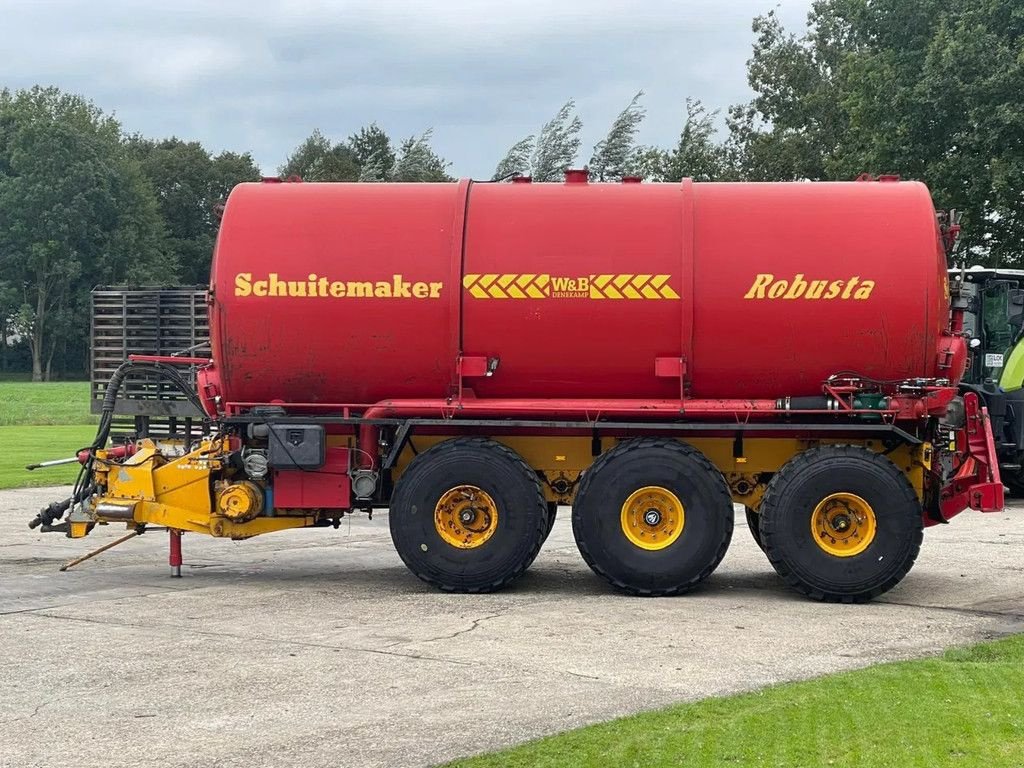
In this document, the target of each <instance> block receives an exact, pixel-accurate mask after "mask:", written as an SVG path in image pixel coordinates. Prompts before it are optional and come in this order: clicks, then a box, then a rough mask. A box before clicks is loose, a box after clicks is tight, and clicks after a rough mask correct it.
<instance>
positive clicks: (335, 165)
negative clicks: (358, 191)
mask: <svg viewBox="0 0 1024 768" xmlns="http://www.w3.org/2000/svg"><path fill="white" fill-rule="evenodd" d="M361 165H362V164H361V162H360V160H359V157H358V156H357V155H356V153H355V151H354V150H353V149H352V147H350V146H349V145H348V144H347V143H345V142H339V143H337V144H332V143H331V141H330V140H329V139H328V138H327V137H326V136H324V135H323V134H322V133H320V131H319V130H314V131H313V133H312V134H311V135H310V136H309V138H308V139H306V140H305V141H303V142H302V143H301V144H299V146H298V147H297V148H296V149H295V151H294V152H293V153H292V154H291V155H290V156H289V157H288V160H287V161H286V162H285V164H284V165H282V166H281V167H280V168H279V169H278V171H277V172H278V175H279V176H281V178H289V177H292V176H297V177H299V178H300V179H302V180H303V181H358V180H359V171H360V167H361Z"/></svg>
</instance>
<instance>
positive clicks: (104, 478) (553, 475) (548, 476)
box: [69, 435, 932, 539]
mask: <svg viewBox="0 0 1024 768" xmlns="http://www.w3.org/2000/svg"><path fill="white" fill-rule="evenodd" d="M447 439H450V438H449V437H442V436H423V435H418V436H417V437H416V439H415V442H416V448H417V450H418V451H419V452H422V451H424V450H426V449H427V448H429V447H430V446H431V445H433V444H435V443H439V442H441V441H443V440H447ZM494 439H495V440H497V441H498V442H500V443H503V444H504V445H507V446H508V447H509V448H511V449H512V450H514V451H516V452H517V453H519V454H520V455H521V456H522V457H523V458H524V459H525V460H526V462H527V463H528V464H529V465H530V466H531V467H533V468H534V469H535V470H537V471H538V472H540V473H542V475H543V477H544V479H545V480H546V481H547V482H546V483H545V484H544V489H545V495H546V496H547V500H548V501H551V502H556V503H560V504H570V503H572V498H573V494H574V491H575V484H576V481H577V480H578V479H579V476H580V473H581V472H582V471H583V470H585V469H586V468H587V467H589V466H590V464H591V463H592V462H593V461H594V458H595V457H594V456H593V455H592V442H591V439H590V438H589V437H557V436H514V437H501V436H499V437H495V438H494ZM330 440H331V441H335V442H341V443H345V442H346V441H348V440H350V438H347V437H342V438H331V439H330ZM617 442H618V438H610V437H606V438H602V439H601V452H602V453H603V452H604V451H606V450H608V449H609V448H611V447H612V446H613V445H614V444H615V443H617ZM685 442H687V443H689V444H691V445H693V446H694V447H695V448H697V449H698V450H700V451H701V452H703V453H704V454H705V455H706V456H707V457H708V458H709V459H710V460H711V462H712V463H713V464H714V465H715V466H716V467H717V468H718V469H719V470H720V471H721V472H722V474H723V475H724V476H725V479H726V481H727V482H728V483H729V486H730V489H731V491H732V495H733V501H734V502H736V503H737V504H743V505H745V506H747V507H750V508H751V509H753V510H755V511H756V510H757V509H758V507H759V506H760V503H761V497H762V496H763V495H764V491H765V487H766V486H765V482H764V476H766V475H770V474H771V473H774V472H777V471H778V470H779V469H780V468H781V467H782V466H783V465H784V464H785V463H786V462H788V461H789V460H790V459H792V458H793V457H794V456H796V455H797V454H799V453H801V452H802V451H805V450H807V449H808V448H811V447H814V446H816V445H834V444H855V445H860V446H863V447H865V448H868V449H870V450H873V451H876V452H878V453H885V455H887V456H888V458H889V459H890V460H891V461H893V463H894V464H895V465H896V466H897V467H898V468H899V469H900V470H901V471H902V472H903V473H904V474H905V475H906V477H907V479H908V480H909V481H910V484H911V485H912V486H913V487H914V491H915V492H916V494H917V497H918V499H922V498H923V493H924V478H925V472H926V471H927V470H929V469H930V468H931V459H932V446H931V445H930V444H928V443H923V444H920V445H906V444H903V445H900V446H898V447H896V448H895V449H891V450H887V449H886V447H885V445H884V444H883V443H882V441H880V440H878V439H871V440H860V441H854V440H849V439H846V440H801V439H796V438H785V437H771V438H767V437H754V438H747V439H745V440H744V441H743V443H742V448H743V450H742V455H740V456H737V455H735V451H736V443H735V441H734V440H733V439H732V438H724V437H699V438H692V439H688V440H686V441H685ZM168 446H170V447H172V448H173V447H176V446H181V449H182V451H184V445H183V444H182V443H168V442H164V443H162V444H161V448H163V450H167V449H168ZM161 448H158V447H157V444H156V443H154V442H153V441H152V440H149V439H143V440H141V441H140V443H139V446H138V450H137V451H136V453H135V454H134V455H132V456H131V457H129V458H128V459H126V460H124V461H123V462H121V463H116V462H113V461H108V460H107V458H106V452H105V451H98V452H97V455H96V461H95V464H94V469H93V473H94V475H95V480H96V482H97V485H100V486H103V487H105V488H106V491H105V493H104V494H103V495H102V496H100V497H98V498H95V499H94V500H93V501H94V505H93V508H92V512H91V514H89V515H88V516H86V517H83V516H82V515H81V514H80V513H76V514H73V515H72V516H70V517H69V522H70V526H69V529H70V535H71V536H72V537H73V538H78V537H81V536H85V535H86V534H87V533H88V532H89V530H91V524H92V523H100V524H107V523H117V522H123V523H127V525H128V527H130V528H131V527H140V526H146V525H154V526H163V527H167V528H172V529H176V530H181V531H193V532H196V533H205V534H207V535H210V536H216V537H224V538H231V539H246V538H249V537H251V536H258V535H260V534H263V533H271V532H273V531H281V530H286V529H290V528H308V527H311V526H314V525H316V524H317V522H318V521H319V520H321V517H322V516H320V515H318V514H316V511H315V510H295V513H294V514H289V513H288V511H287V510H284V511H281V510H278V511H277V513H276V514H275V515H274V516H261V517H256V518H254V519H252V520H249V521H247V522H236V521H234V520H231V519H229V518H227V517H225V516H223V515H221V514H219V513H218V511H217V507H216V504H215V501H216V499H215V496H216V494H217V492H218V488H219V487H221V486H223V485H226V484H227V483H228V481H229V478H228V475H230V474H231V472H232V470H231V469H230V468H227V467H226V466H225V463H224V458H225V456H226V455H227V453H228V452H229V447H228V445H227V440H226V438H220V437H217V438H213V439H206V440H203V441H201V442H200V443H199V445H198V447H197V448H195V449H194V450H191V451H189V452H187V453H184V452H183V455H180V456H175V457H168V456H165V455H164V454H163V453H162V452H161ZM415 455H416V454H415V453H414V452H413V450H412V448H411V447H410V446H406V447H405V449H404V450H403V451H402V453H401V455H400V456H399V458H398V461H397V462H396V465H395V467H394V470H393V472H394V476H395V478H396V479H397V478H398V477H400V476H401V473H402V472H403V471H404V470H405V468H406V467H407V466H408V465H409V463H410V462H411V461H412V460H413V458H415ZM556 481H564V484H565V486H566V487H567V488H568V490H567V491H566V492H565V493H558V492H556V491H555V490H554V489H553V487H552V485H553V484H554V485H561V484H559V483H556ZM336 515H337V512H336V511H333V510H331V511H328V513H327V516H329V517H335V516H336Z"/></svg>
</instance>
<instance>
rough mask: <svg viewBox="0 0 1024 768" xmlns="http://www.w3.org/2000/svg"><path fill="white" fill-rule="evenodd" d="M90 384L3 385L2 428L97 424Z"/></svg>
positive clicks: (0, 388) (0, 390)
mask: <svg viewBox="0 0 1024 768" xmlns="http://www.w3.org/2000/svg"><path fill="white" fill-rule="evenodd" d="M98 420H99V419H98V418H97V417H96V416H93V415H92V414H90V413H89V382H87V381H58V382H41V383H40V382H36V383H32V382H30V381H0V426H3V427H8V426H19V425H22V426H28V425H45V424H59V425H68V424H95V423H97V421H98Z"/></svg>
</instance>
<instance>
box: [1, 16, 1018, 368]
mask: <svg viewBox="0 0 1024 768" xmlns="http://www.w3.org/2000/svg"><path fill="white" fill-rule="evenodd" d="M752 30H753V33H754V44H753V53H752V56H751V58H750V59H749V61H748V62H747V78H748V81H749V84H750V87H751V89H752V91H753V97H752V98H751V100H750V101H749V102H746V103H743V104H736V105H730V106H725V107H724V109H709V108H707V107H705V105H704V104H702V103H701V102H700V101H696V100H691V99H686V100H685V115H684V118H683V123H682V125H681V127H680V132H679V136H678V139H677V140H676V141H675V143H674V144H673V145H671V146H668V147H658V146H650V145H644V144H641V143H639V142H638V140H637V138H638V136H639V131H640V128H641V125H642V123H643V120H644V118H645V116H646V106H645V105H644V103H643V96H644V94H643V92H642V91H640V92H638V93H636V94H635V95H634V96H633V97H632V99H631V100H630V101H629V102H628V103H627V104H626V105H625V107H624V108H623V110H622V111H621V112H620V113H619V114H618V115H617V116H616V117H615V119H614V120H613V121H612V123H611V125H610V126H609V127H608V129H607V132H606V133H605V135H604V137H603V138H602V139H601V140H600V141H598V142H597V143H596V144H595V146H594V147H593V148H592V149H591V150H590V152H589V153H586V154H582V155H581V149H582V141H581V133H582V129H583V122H582V118H581V117H580V115H579V114H578V113H577V110H576V105H575V102H574V101H573V100H572V99H569V100H568V101H566V102H565V103H564V104H563V105H562V106H561V107H560V108H559V109H558V110H557V112H556V113H555V114H554V115H553V116H552V117H551V118H550V119H549V120H547V121H546V122H544V123H542V124H541V125H540V126H539V128H538V130H537V132H536V133H535V134H531V135H528V136H525V137H523V138H522V139H520V140H518V141H517V142H515V144H513V146H511V147H510V148H508V150H507V151H506V152H505V153H504V155H502V156H501V157H500V159H499V160H497V162H496V166H495V169H494V173H493V176H492V180H494V181H501V180H507V179H510V178H512V177H514V176H517V175H528V176H531V177H532V178H533V179H534V180H535V181H557V180H559V179H560V178H561V175H562V173H563V171H564V170H565V169H566V168H568V167H577V166H582V165H586V166H587V167H588V168H589V169H590V171H591V176H592V178H594V179H595V180H599V181H615V180H618V179H621V178H623V177H624V176H638V177H640V178H643V179H645V180H648V181H678V180H679V179H682V178H683V177H686V176H689V177H692V178H694V179H697V180H703V181H707V180H736V181H771V180H825V179H834V180H847V179H852V178H855V177H856V176H857V175H859V174H860V173H862V172H867V173H872V174H887V173H898V174H900V175H902V176H903V177H904V178H915V179H920V180H922V181H925V182H926V183H927V184H928V185H929V187H930V188H931V190H932V195H933V197H934V199H935V201H936V203H937V205H939V206H941V207H945V208H955V209H957V210H959V211H960V212H961V214H962V223H963V225H964V236H963V246H962V250H961V256H960V257H959V258H962V259H965V260H969V261H971V262H980V263H985V264H989V265H994V266H1021V265H1022V264H1024V258H1022V256H1024V100H1022V98H1021V94H1022V93H1024V56H1022V55H1021V51H1022V50H1024V8H1022V7H1021V5H1020V3H1019V1H1016V0H963V1H962V2H960V3H948V2H945V0H943V2H939V1H938V0H917V1H916V2H913V3H908V2H905V0H818V1H817V2H815V3H814V5H813V7H812V10H811V12H810V14H809V15H808V20H807V25H806V28H805V29H803V30H802V31H801V32H799V33H793V32H790V31H788V30H786V29H785V28H784V27H783V26H782V24H781V23H780V22H779V19H778V17H777V16H776V15H775V13H774V12H769V13H767V14H765V15H762V16H758V17H757V18H755V19H754V21H753V24H752ZM431 139H432V135H431V132H430V131H429V130H426V131H424V132H423V133H422V134H420V135H414V136H410V137H408V138H405V139H401V140H398V141H394V140H393V139H392V138H391V137H390V136H389V135H388V134H387V133H386V132H385V131H384V130H383V129H382V128H380V126H378V125H376V124H375V123H370V124H369V125H366V126H364V127H363V128H361V129H360V130H359V131H357V132H356V133H354V134H352V135H351V136H349V137H348V138H346V139H343V140H340V141H337V140H332V139H330V138H328V136H327V135H325V134H324V133H322V132H320V131H319V130H316V131H314V132H313V133H312V135H310V136H309V137H308V138H307V139H305V140H304V141H303V142H302V143H301V144H299V146H297V147H296V148H295V149H294V151H293V152H292V153H291V154H290V155H289V156H288V157H287V159H286V160H285V162H284V163H283V164H282V165H281V167H279V168H278V169H276V172H277V174H278V175H280V176H282V177H299V178H302V179H304V180H307V181H349V182H430V181H448V180H451V179H452V178H453V174H452V166H451V163H449V162H448V161H447V160H445V159H444V158H442V157H441V156H440V155H439V154H438V153H437V152H436V151H435V150H434V149H433V147H432V146H431ZM260 175H261V171H260V169H259V168H258V167H257V166H256V164H255V162H254V161H253V158H252V156H251V155H250V154H249V153H248V152H230V151H224V152H220V153H217V154H214V153H212V152H210V151H209V150H208V149H206V148H204V147H203V146H202V145H201V144H200V143H199V142H196V141H188V140H184V139H180V138H169V139H152V138H147V137H143V136H139V135H132V134H127V133H126V132H125V131H124V129H123V127H122V126H121V125H120V124H119V122H118V121H117V120H116V119H115V118H114V117H112V116H111V115H109V114H106V113H105V112H103V111H102V110H101V109H100V108H99V107H97V106H96V105H94V104H93V103H91V102H90V101H88V100H87V99H85V98H83V97H81V96H78V95H74V94H69V93H65V92H62V91H60V90H58V89H56V88H44V87H35V88H31V89H27V90H18V91H11V90H6V89H5V90H0V370H18V369H25V370H31V371H32V375H33V378H34V379H38V380H42V379H49V378H52V377H57V376H77V375H81V374H82V373H83V372H84V370H85V366H86V364H87V358H88V350H87V344H88V325H89V317H88V306H89V291H90V289H91V288H92V287H93V286H95V285H100V284H117V283H133V284H145V285H181V284H202V283H205V282H206V281H207V278H208V273H209V263H210V255H211V252H212V249H213V244H214V240H215V238H216V232H217V226H218V222H219V206H220V205H222V204H223V201H224V200H225V198H226V196H227V194H228V192H229V191H230V190H231V188H232V187H233V186H234V185H235V184H237V183H239V182H243V181H253V180H257V179H259V178H260ZM873 224H874V225H877V226H884V222H877V223H872V222H866V223H864V222H860V223H858V226H865V225H866V226H871V225H873Z"/></svg>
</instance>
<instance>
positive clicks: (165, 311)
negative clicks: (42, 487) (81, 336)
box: [90, 286, 210, 435]
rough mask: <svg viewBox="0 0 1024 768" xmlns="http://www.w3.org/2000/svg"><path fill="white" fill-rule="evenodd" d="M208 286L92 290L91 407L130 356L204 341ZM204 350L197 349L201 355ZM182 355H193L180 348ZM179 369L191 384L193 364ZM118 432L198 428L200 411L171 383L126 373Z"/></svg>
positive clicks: (95, 406)
mask: <svg viewBox="0 0 1024 768" xmlns="http://www.w3.org/2000/svg"><path fill="white" fill-rule="evenodd" d="M209 338H210V326H209V319H208V317H207V311H206V287H205V286H187V287H166V288H164V287H154V288H148V287H147V288H139V287H129V286H111V287H102V288H97V289H95V290H94V291H93V292H92V323H91V332H90V343H91V350H92V357H91V365H90V371H91V375H90V381H91V389H90V409H91V411H92V412H93V413H99V412H100V410H101V408H102V402H103V395H104V393H105V392H106V388H107V382H108V381H109V379H110V376H111V375H112V374H113V373H114V371H115V370H117V367H118V366H119V365H120V364H121V363H122V362H124V361H125V360H126V359H127V358H128V355H130V354H138V355H173V354H176V353H183V350H189V349H192V348H195V347H196V346H197V345H202V344H208V343H209ZM206 351H207V350H206V349H201V350H199V352H198V354H199V355H200V356H201V355H202V354H205V353H206ZM183 354H184V355H189V354H191V353H189V352H184V353H183ZM180 370H181V373H182V374H183V375H185V377H186V378H187V379H188V380H189V381H190V382H191V383H192V384H193V385H194V384H195V373H196V372H195V367H194V366H192V367H189V368H185V367H182V368H181V369H180ZM114 413H115V415H117V416H118V417H119V418H118V419H117V420H116V424H117V425H118V431H122V430H126V429H128V427H129V425H130V424H134V425H135V429H136V431H138V429H139V428H140V427H141V428H142V429H143V430H145V431H147V432H149V433H150V434H153V435H157V434H180V433H182V432H183V431H187V432H192V431H194V429H196V428H197V427H201V424H202V419H203V415H202V414H201V413H200V412H199V411H198V410H197V409H196V408H195V406H194V405H192V403H190V402H189V401H188V399H186V397H185V396H184V395H183V394H182V393H181V392H179V391H178V390H177V389H176V388H175V387H174V385H173V384H171V383H170V382H168V381H166V380H163V379H161V378H160V377H157V376H154V375H152V374H145V373H134V372H133V373H130V374H129V375H128V376H127V377H126V378H125V380H124V383H123V384H122V385H121V390H120V395H119V397H118V401H117V404H116V405H115V408H114Z"/></svg>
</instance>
